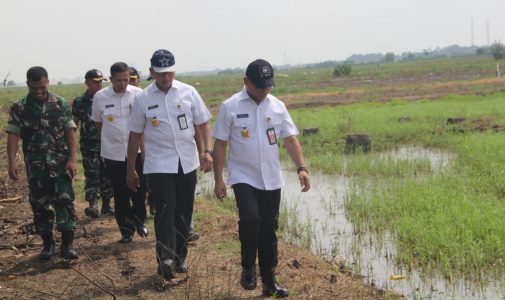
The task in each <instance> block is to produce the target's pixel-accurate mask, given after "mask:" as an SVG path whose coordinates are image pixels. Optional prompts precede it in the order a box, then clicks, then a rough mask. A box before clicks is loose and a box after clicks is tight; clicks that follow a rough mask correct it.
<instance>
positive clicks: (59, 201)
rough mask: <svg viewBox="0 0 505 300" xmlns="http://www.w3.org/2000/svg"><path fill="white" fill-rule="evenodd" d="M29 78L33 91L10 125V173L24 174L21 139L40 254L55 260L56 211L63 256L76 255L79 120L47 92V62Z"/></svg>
mask: <svg viewBox="0 0 505 300" xmlns="http://www.w3.org/2000/svg"><path fill="white" fill-rule="evenodd" d="M26 78H27V81H26V83H27V85H28V90H29V93H28V95H27V96H25V97H24V98H22V99H20V100H19V101H18V102H16V103H14V104H13V105H12V106H11V109H10V112H9V121H8V125H7V129H6V132H7V133H8V137H7V156H8V160H9V177H10V178H11V179H12V180H18V179H19V176H20V174H19V170H18V169H17V166H16V154H17V150H18V142H19V139H21V140H22V149H23V155H24V161H25V167H26V174H27V178H28V185H29V191H30V196H29V202H30V205H31V207H32V211H33V222H34V224H35V229H36V230H37V232H38V233H39V234H40V235H41V237H42V240H43V241H44V248H43V249H42V252H41V253H40V254H39V259H43V260H50V259H51V258H52V257H53V256H54V254H55V246H56V245H55V242H54V239H53V227H54V219H55V216H56V227H57V229H58V231H60V232H61V241H62V242H61V252H60V255H61V257H63V258H67V259H77V258H78V256H77V253H76V251H75V250H74V249H73V246H72V244H73V240H74V231H75V227H76V220H77V216H76V213H75V209H74V190H73V188H72V180H73V178H74V177H75V175H76V174H77V160H76V151H77V142H76V138H75V128H76V125H75V123H74V121H73V120H72V114H71V112H70V109H69V107H68V104H67V102H66V101H65V99H63V98H62V97H60V96H57V95H54V94H52V93H49V92H48V90H47V87H48V85H49V80H48V75H47V71H46V70H45V69H44V68H43V67H32V68H30V69H29V70H28V72H27V73H26Z"/></svg>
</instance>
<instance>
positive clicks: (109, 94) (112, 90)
mask: <svg viewBox="0 0 505 300" xmlns="http://www.w3.org/2000/svg"><path fill="white" fill-rule="evenodd" d="M131 90H132V86H131V85H128V86H127V87H126V92H125V94H126V93H130V92H131ZM105 92H106V94H107V96H109V97H111V96H114V95H116V94H120V93H116V92H115V91H114V89H113V88H112V84H111V85H109V86H108V87H107V89H106V90H105Z"/></svg>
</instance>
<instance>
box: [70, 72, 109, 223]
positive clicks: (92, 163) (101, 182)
mask: <svg viewBox="0 0 505 300" xmlns="http://www.w3.org/2000/svg"><path fill="white" fill-rule="evenodd" d="M84 78H85V84H86V86H87V87H88V89H87V90H86V92H84V94H82V95H81V96H79V97H77V98H75V99H74V102H73V103H72V115H73V118H74V122H75V123H76V124H77V126H79V124H80V125H81V129H80V135H81V137H80V148H81V154H82V165H83V167H84V176H85V177H86V183H85V188H84V189H85V198H86V201H88V202H89V207H87V208H86V209H85V210H84V213H85V214H86V215H87V216H89V217H92V218H98V217H100V212H99V211H98V198H99V195H100V196H101V198H102V208H101V213H102V214H106V215H114V210H113V209H112V207H111V206H110V199H111V198H112V185H111V182H110V179H109V177H108V176H107V171H106V169H105V165H104V163H103V160H102V159H101V158H100V132H99V131H98V130H97V129H96V127H95V122H94V121H93V120H91V105H92V103H93V95H94V94H95V93H96V92H98V91H99V90H100V89H101V88H102V81H103V80H107V79H105V78H104V77H103V75H102V72H100V71H99V70H96V69H93V70H89V71H88V72H86V75H85V76H84Z"/></svg>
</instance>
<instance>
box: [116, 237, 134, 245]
mask: <svg viewBox="0 0 505 300" xmlns="http://www.w3.org/2000/svg"><path fill="white" fill-rule="evenodd" d="M132 239H133V236H131V235H125V236H123V237H122V238H121V239H120V240H119V241H118V243H121V244H128V243H130V242H131V241H132Z"/></svg>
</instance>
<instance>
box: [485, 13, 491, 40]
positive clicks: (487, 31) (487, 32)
mask: <svg viewBox="0 0 505 300" xmlns="http://www.w3.org/2000/svg"><path fill="white" fill-rule="evenodd" d="M486 37H487V46H489V45H491V44H490V40H489V19H487V20H486Z"/></svg>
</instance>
